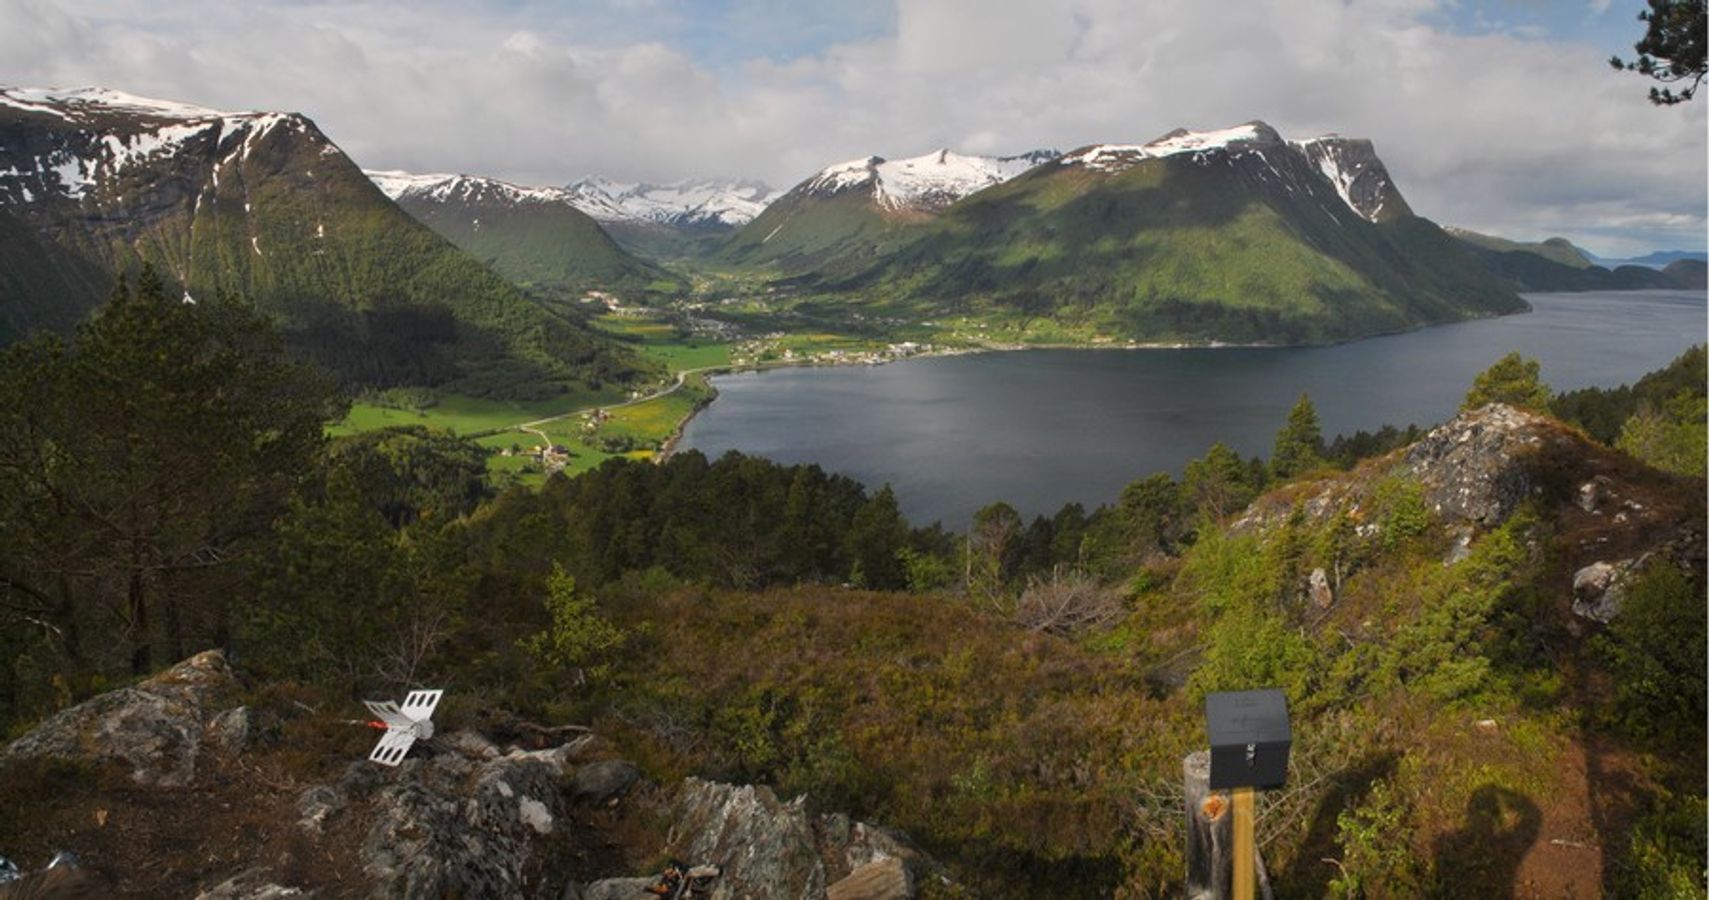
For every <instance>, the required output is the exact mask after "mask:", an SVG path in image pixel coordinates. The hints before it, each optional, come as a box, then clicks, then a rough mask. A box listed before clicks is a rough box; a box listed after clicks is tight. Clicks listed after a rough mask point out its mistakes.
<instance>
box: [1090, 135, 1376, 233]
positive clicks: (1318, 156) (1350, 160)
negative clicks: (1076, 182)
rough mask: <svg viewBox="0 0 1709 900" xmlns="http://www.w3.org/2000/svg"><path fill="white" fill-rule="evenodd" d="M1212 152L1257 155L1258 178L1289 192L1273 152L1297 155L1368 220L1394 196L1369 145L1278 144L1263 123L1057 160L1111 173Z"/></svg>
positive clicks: (1330, 140) (1320, 140)
mask: <svg viewBox="0 0 1709 900" xmlns="http://www.w3.org/2000/svg"><path fill="white" fill-rule="evenodd" d="M1213 153H1224V154H1227V155H1228V156H1229V157H1244V156H1247V155H1248V154H1251V155H1253V156H1256V157H1257V158H1258V159H1259V160H1260V161H1262V162H1263V164H1264V167H1265V168H1264V169H1262V170H1257V176H1258V177H1260V178H1264V179H1280V180H1281V184H1282V185H1283V186H1284V187H1285V188H1286V189H1287V190H1289V191H1294V190H1295V182H1296V181H1297V179H1292V178H1289V177H1288V176H1285V175H1283V174H1282V169H1278V168H1277V162H1278V161H1279V160H1282V159H1283V158H1284V157H1283V156H1281V155H1278V154H1287V153H1297V154H1299V155H1300V156H1303V157H1304V158H1305V161H1306V162H1307V163H1308V164H1309V165H1310V167H1311V168H1312V169H1314V170H1316V171H1317V173H1318V174H1320V175H1322V176H1323V177H1324V179H1325V180H1327V181H1328V182H1329V184H1330V186H1332V187H1333V188H1334V189H1335V192H1336V194H1337V195H1339V196H1340V197H1341V201H1342V202H1343V203H1345V204H1346V205H1347V208H1348V209H1351V210H1352V211H1353V212H1355V213H1357V214H1359V216H1361V217H1362V218H1364V219H1366V220H1368V221H1372V222H1375V221H1377V218H1378V217H1379V216H1380V215H1382V214H1383V211H1384V209H1385V206H1386V204H1387V203H1388V201H1389V200H1390V199H1391V198H1392V197H1395V196H1398V195H1396V194H1395V193H1394V189H1393V185H1392V184H1390V182H1389V178H1388V173H1387V171H1385V170H1384V168H1383V164H1382V161H1381V160H1379V159H1377V156H1376V153H1375V151H1373V150H1372V149H1371V144H1370V142H1369V141H1366V140H1360V139H1353V138H1344V137H1341V136H1340V135H1335V134H1328V135H1323V136H1321V137H1315V138H1308V139H1305V140H1298V141H1283V140H1282V138H1281V136H1280V135H1279V134H1277V133H1276V131H1275V129H1273V128H1271V127H1270V126H1268V125H1266V124H1264V123H1263V122H1247V123H1246V124H1244V125H1237V126H1235V127H1233V128H1221V129H1216V130H1213V131H1188V130H1186V129H1176V130H1174V131H1171V132H1169V133H1168V134H1166V135H1164V136H1162V137H1160V138H1158V139H1157V140H1154V141H1151V142H1150V143H1146V144H1096V145H1093V146H1091V147H1085V148H1082V149H1080V150H1076V151H1074V152H1073V153H1070V154H1068V155H1066V156H1064V157H1062V159H1061V164H1062V165H1065V166H1081V167H1083V168H1085V169H1086V170H1087V171H1092V172H1100V173H1105V174H1114V173H1118V172H1123V171H1126V170H1127V169H1130V168H1132V167H1134V166H1136V165H1139V164H1140V163H1142V162H1144V161H1146V160H1148V159H1163V158H1166V157H1172V156H1182V155H1187V156H1190V157H1191V158H1192V159H1193V160H1194V161H1196V162H1203V161H1205V160H1207V159H1210V158H1211V156H1210V154H1213Z"/></svg>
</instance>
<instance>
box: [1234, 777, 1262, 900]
mask: <svg viewBox="0 0 1709 900" xmlns="http://www.w3.org/2000/svg"><path fill="white" fill-rule="evenodd" d="M1232 793H1233V794H1234V858H1233V860H1232V862H1233V866H1234V900H1252V887H1253V885H1252V878H1253V876H1254V875H1256V874H1257V872H1258V866H1257V864H1256V863H1255V862H1254V856H1255V855H1256V848H1255V847H1254V846H1253V840H1252V830H1253V829H1252V826H1253V821H1252V816H1253V814H1254V812H1255V810H1254V808H1253V803H1252V789H1251V788H1249V787H1244V788H1235V789H1234V791H1233V792H1232Z"/></svg>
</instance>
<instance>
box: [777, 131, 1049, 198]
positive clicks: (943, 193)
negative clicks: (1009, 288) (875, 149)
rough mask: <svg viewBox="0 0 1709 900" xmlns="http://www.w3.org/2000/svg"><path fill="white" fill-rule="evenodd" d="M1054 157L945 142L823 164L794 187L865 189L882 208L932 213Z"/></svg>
mask: <svg viewBox="0 0 1709 900" xmlns="http://www.w3.org/2000/svg"><path fill="white" fill-rule="evenodd" d="M1056 156H1057V154H1056V152H1055V151H1052V150H1034V151H1031V152H1029V153H1023V154H1019V155H1016V156H970V155H967V154H963V153H957V152H955V151H954V150H951V149H949V148H947V147H939V148H938V149H936V150H933V151H931V152H929V153H925V154H922V155H920V156H911V157H908V158H906V159H885V158H884V157H882V156H868V157H866V158H864V159H856V160H850V161H848V162H844V163H838V164H836V165H834V166H828V167H826V168H824V169H821V170H820V171H819V172H818V173H817V174H815V175H814V176H813V177H812V178H809V179H807V180H806V181H804V182H802V184H801V185H800V186H798V187H797V188H796V190H797V191H801V192H803V193H806V194H816V195H820V196H830V195H836V194H841V193H844V192H846V191H853V190H865V191H869V192H870V193H871V196H872V199H873V201H874V202H875V203H877V204H878V206H879V207H880V208H882V209H885V210H890V211H912V212H936V211H937V210H940V209H943V208H944V207H946V206H949V205H950V204H951V203H954V202H955V201H957V200H960V199H961V198H963V197H966V196H967V195H969V194H972V193H974V192H976V191H980V190H983V189H985V188H988V187H991V186H992V185H995V184H1001V183H1003V182H1005V181H1008V180H1009V179H1010V178H1013V177H1015V176H1016V175H1019V174H1021V173H1022V172H1024V171H1026V170H1027V169H1030V168H1032V167H1033V166H1035V165H1037V164H1039V163H1041V162H1047V161H1049V160H1051V159H1055V158H1056Z"/></svg>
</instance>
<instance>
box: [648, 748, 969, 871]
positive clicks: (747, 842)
mask: <svg viewBox="0 0 1709 900" xmlns="http://www.w3.org/2000/svg"><path fill="white" fill-rule="evenodd" d="M673 810H674V821H675V823H676V830H677V833H678V834H680V835H684V837H683V838H682V839H681V840H680V841H679V846H677V847H675V848H673V853H674V855H676V856H678V857H679V858H682V859H684V860H688V861H691V862H695V863H715V864H717V865H720V866H722V867H723V869H724V874H723V876H722V877H721V878H719V880H718V883H717V885H716V887H715V888H714V891H713V894H712V896H713V897H714V898H718V900H725V898H734V897H744V898H754V900H764V898H780V900H781V898H791V900H794V898H823V897H826V896H829V889H830V887H831V886H833V885H838V884H842V883H843V882H844V881H845V880H847V879H848V878H849V877H850V876H852V875H854V874H855V873H857V872H860V871H862V870H863V869H865V868H866V867H868V866H870V865H872V864H874V863H884V862H886V861H889V863H890V865H888V866H885V867H882V870H883V871H890V870H891V869H893V868H895V867H900V868H901V869H902V874H903V877H902V878H901V879H900V881H899V882H898V881H897V880H896V879H888V878H887V879H881V878H880V877H879V871H880V870H868V871H866V873H865V874H864V875H863V876H862V878H861V879H857V880H856V881H855V882H853V883H851V884H848V885H844V886H843V887H841V888H839V891H840V894H839V895H840V896H845V897H862V896H873V897H878V896H884V897H912V896H913V893H912V892H913V890H914V887H913V886H914V885H915V884H917V883H918V882H919V881H920V880H922V879H925V878H942V877H943V876H942V872H941V871H940V870H939V868H938V867H937V866H936V864H934V863H932V862H931V861H930V860H929V859H928V858H927V857H926V856H925V855H924V854H923V853H921V852H920V851H919V850H918V849H917V848H915V847H914V846H913V844H912V843H910V842H909V841H908V839H907V837H905V836H904V835H901V834H899V833H897V832H894V831H890V830H888V829H884V828H878V827H875V826H872V825H868V824H866V823H864V822H856V821H853V820H852V819H850V818H849V817H848V816H845V815H840V814H833V815H816V814H814V813H813V812H812V810H811V809H810V808H809V804H808V802H807V799H806V798H805V797H798V798H796V799H794V800H791V801H788V802H784V801H781V800H779V799H778V798H777V795H776V794H774V793H773V792H772V791H771V789H770V788H766V787H760V786H754V785H739V786H738V785H729V784H718V783H716V782H710V781H702V780H700V779H697V778H690V779H688V780H687V781H685V782H683V784H682V787H681V788H680V789H679V791H678V794H677V797H676V801H675V803H674V805H673ZM880 881H883V882H884V883H886V884H892V885H894V884H897V883H900V884H903V885H906V891H904V892H902V893H895V892H891V893H872V894H865V893H858V892H854V891H855V889H856V888H857V887H860V886H862V885H866V887H861V888H860V889H861V890H869V889H870V890H873V891H876V890H877V887H876V885H877V884H878V883H879V882H880Z"/></svg>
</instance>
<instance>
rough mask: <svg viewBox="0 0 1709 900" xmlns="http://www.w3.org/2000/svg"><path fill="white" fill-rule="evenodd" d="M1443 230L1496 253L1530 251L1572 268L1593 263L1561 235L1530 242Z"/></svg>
mask: <svg viewBox="0 0 1709 900" xmlns="http://www.w3.org/2000/svg"><path fill="white" fill-rule="evenodd" d="M1444 230H1446V231H1447V232H1448V233H1449V234H1451V235H1453V236H1454V237H1457V238H1459V239H1460V240H1462V241H1465V242H1466V243H1468V244H1472V245H1474V246H1477V247H1482V248H1484V249H1485V250H1494V251H1496V252H1498V253H1530V254H1532V255H1534V256H1540V257H1542V258H1544V259H1546V260H1549V261H1550V262H1554V263H1559V264H1560V265H1563V266H1568V267H1571V268H1574V269H1588V268H1590V267H1591V266H1592V265H1594V264H1593V263H1592V262H1591V261H1590V258H1589V257H1587V256H1585V255H1584V251H1582V250H1580V249H1579V248H1578V247H1576V246H1574V245H1573V242H1572V241H1569V240H1567V239H1566V238H1563V237H1552V238H1549V239H1547V240H1543V241H1531V242H1528V241H1510V240H1508V239H1507V238H1504V237H1496V236H1495V235H1493V234H1480V233H1478V232H1476V231H1471V230H1468V229H1465V228H1456V227H1454V226H1452V225H1450V226H1448V227H1447V228H1446V229H1444Z"/></svg>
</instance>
